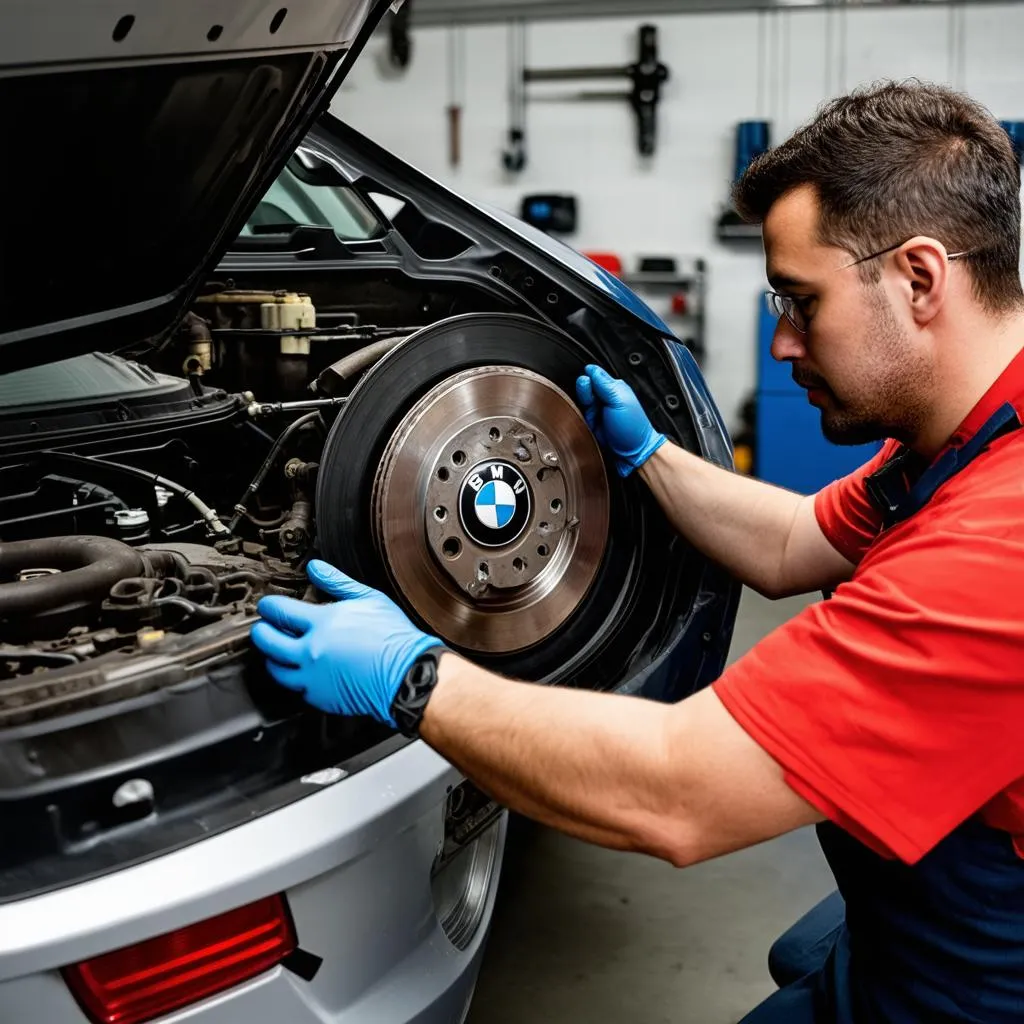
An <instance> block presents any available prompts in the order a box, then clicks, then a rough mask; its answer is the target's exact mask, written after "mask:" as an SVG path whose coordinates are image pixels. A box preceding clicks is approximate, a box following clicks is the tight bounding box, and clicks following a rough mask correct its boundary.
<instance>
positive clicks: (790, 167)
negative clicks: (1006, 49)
mask: <svg viewBox="0 0 1024 1024" xmlns="http://www.w3.org/2000/svg"><path fill="white" fill-rule="evenodd" d="M801 185H810V186H813V187H814V188H815V189H816V190H817V194H818V200H819V202H820V204H821V223H820V225H819V236H820V237H821V240H822V241H823V242H824V243H825V244H826V245H836V246H840V247H842V248H844V249H848V250H849V251H850V252H852V253H854V254H855V255H866V254H867V253H869V252H871V251H873V250H876V249H882V248H884V247H885V246H887V245H895V244H897V243H900V242H902V241H903V240H904V239H907V238H912V237H913V236H914V235H930V236H932V237H934V238H936V239H938V240H939V241H940V242H942V243H943V245H945V246H946V248H947V249H948V250H949V251H950V252H960V251H966V250H970V251H972V253H973V255H972V256H971V257H970V258H969V259H967V260H965V261H964V262H965V265H966V266H967V268H968V272H969V273H970V275H971V278H972V281H973V285H974V293H975V295H976V296H977V298H978V300H979V301H980V302H981V303H983V304H984V305H985V306H986V308H988V309H990V310H992V311H993V312H1003V311H1006V310H1008V309H1010V308H1012V307H1015V306H1018V305H1019V304H1020V302H1021V299H1022V297H1024V295H1022V291H1021V281H1020V270H1019V260H1020V165H1019V164H1018V161H1017V157H1016V155H1015V154H1014V151H1013V146H1012V145H1011V143H1010V138H1009V136H1008V135H1007V133H1006V132H1005V131H1004V130H1003V128H1002V127H1001V126H1000V125H999V123H998V122H997V121H996V120H995V119H994V118H993V117H992V115H991V114H990V113H989V112H988V111H987V110H986V109H985V108H984V107H983V106H981V104H979V103H976V102H975V101H974V100H972V99H970V98H968V97H967V96H964V95H963V94H962V93H958V92H954V91H953V90H952V89H947V88H944V87H942V86H938V85H928V84H924V83H921V82H916V81H910V82H901V83H896V82H885V83H881V84H877V85H873V86H870V87H866V88H862V89H858V90H856V91H854V92H853V93H851V94H850V95H849V96H841V97H840V98H839V99H834V100H831V101H830V102H828V103H826V104H824V106H822V107H821V108H820V109H819V111H818V113H817V115H816V116H815V118H814V120H813V121H811V122H810V123H809V124H807V125H805V126H804V127H802V128H800V129H799V130H798V131H797V132H796V133H795V134H794V135H793V136H791V137H790V138H789V139H787V140H786V141H785V142H784V143H782V145H781V146H778V147H777V148H776V149H773V150H770V151H769V152H767V153H765V154H764V155H763V156H761V157H759V158H758V159H757V160H755V161H754V162H753V163H752V164H751V165H750V167H749V168H748V169H747V171H746V173H745V174H744V175H743V176H742V177H741V178H740V180H739V181H738V182H737V183H736V187H735V189H734V191H733V201H734V203H735V206H736V209H737V210H738V211H739V213H740V215H741V216H743V217H744V218H745V219H746V220H749V221H751V222H753V223H759V222H761V221H763V220H764V219H765V217H766V216H767V214H768V211H769V209H770V208H771V206H772V204H773V203H774V202H775V201H776V200H777V199H779V198H781V197H782V196H783V195H785V194H786V193H787V192H790V191H791V190H792V189H794V188H798V187H799V186H801ZM862 271H863V272H864V274H865V276H866V277H867V279H868V280H876V281H877V280H878V276H879V274H880V273H881V271H880V268H879V266H878V264H877V263H875V262H874V261H871V262H869V263H865V264H864V265H863V267H862Z"/></svg>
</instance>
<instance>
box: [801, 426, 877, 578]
mask: <svg viewBox="0 0 1024 1024" xmlns="http://www.w3.org/2000/svg"><path fill="white" fill-rule="evenodd" d="M896 448H897V443H896V442H895V441H886V442H885V444H883V445H882V447H881V448H880V449H879V451H878V454H877V455H875V456H874V457H873V458H871V459H869V460H868V461H867V462H865V463H864V465H863V466H861V467H860V468H859V469H855V470H854V471H853V472H852V473H850V474H849V475H847V476H844V477H842V478H840V479H839V480H836V481H835V482H833V483H831V484H829V485H828V486H827V487H823V488H822V489H821V490H820V491H818V493H817V494H816V495H815V496H814V514H815V516H816V517H817V520H818V526H820V527H821V532H822V533H823V534H824V535H825V537H826V539H827V540H828V542H829V543H830V544H831V545H832V547H834V548H835V549H836V551H838V552H839V554H841V555H842V556H843V557H844V558H845V559H846V560H847V561H850V562H853V564H854V565H856V564H857V563H858V562H859V561H860V560H861V559H862V558H863V557H864V553H865V552H866V551H867V549H868V547H869V546H870V544H871V542H872V541H873V540H874V539H875V537H877V536H878V533H879V531H880V530H881V529H882V515H881V513H880V512H879V511H878V509H877V508H875V506H874V505H873V504H872V503H871V499H870V498H869V497H868V492H867V487H866V486H865V483H864V481H865V480H866V479H867V478H868V477H869V476H871V474H872V473H874V472H875V471H876V470H878V469H880V468H881V467H882V465H883V464H884V463H885V462H886V460H887V459H889V458H890V456H891V455H892V454H893V452H895V450H896Z"/></svg>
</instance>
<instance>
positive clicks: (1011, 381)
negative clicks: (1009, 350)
mask: <svg viewBox="0 0 1024 1024" xmlns="http://www.w3.org/2000/svg"><path fill="white" fill-rule="evenodd" d="M1007 402H1009V403H1010V405H1012V406H1013V407H1014V409H1016V411H1017V415H1018V416H1019V417H1020V419H1021V420H1022V421H1024V349H1021V350H1020V352H1018V353H1017V354H1016V355H1015V356H1014V357H1013V359H1012V360H1011V362H1010V365H1009V366H1007V367H1006V369H1005V370H1003V372H1002V373H1001V374H1000V375H999V376H998V377H997V378H996V380H995V382H994V383H993V384H992V386H991V387H990V388H989V389H988V391H986V392H985V394H983V395H982V396H981V398H980V399H979V401H978V404H977V405H976V406H975V407H974V408H973V409H972V410H971V411H970V412H969V413H968V414H967V415H966V416H965V417H964V420H963V422H962V423H961V424H960V426H959V427H957V428H956V430H954V431H953V434H952V435H951V436H950V439H949V441H947V442H946V444H945V445H943V451H945V449H946V448H959V447H961V446H962V445H964V444H966V442H967V441H968V440H970V438H972V437H973V436H974V435H975V434H976V433H977V432H978V431H979V430H980V429H981V428H982V427H983V426H984V425H985V424H986V423H987V422H988V420H989V418H990V417H991V416H992V415H993V414H994V413H995V411H996V410H997V409H999V408H1000V406H1003V405H1005V404H1006V403H1007Z"/></svg>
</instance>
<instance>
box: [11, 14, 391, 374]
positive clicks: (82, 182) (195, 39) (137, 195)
mask: <svg viewBox="0 0 1024 1024" xmlns="http://www.w3.org/2000/svg"><path fill="white" fill-rule="evenodd" d="M285 5H287V6H285ZM387 8H388V0H233V2H232V3H230V4H223V3H220V4H211V3H209V0H147V3H145V4H141V5H136V6H135V7H132V5H128V4H125V3H123V2H122V0H116V2H112V0H5V2H4V3H2V4H0V109H3V110H4V112H5V117H4V128H5V132H4V137H5V145H4V147H3V148H4V154H5V155H4V159H3V161H2V162H0V196H2V197H3V198H2V202H3V204H4V210H3V213H2V215H0V366H2V368H3V370H4V371H9V370H14V369H19V368H21V367H24V366H29V365H32V364H35V363H41V362H50V361H52V360H55V359H63V358H66V357H68V356H72V355H75V354H78V353H81V352H87V351H94V350H98V349H113V348H118V347H122V346H124V345H125V344H127V343H129V342H130V343H133V344H135V343H138V342H140V341H142V340H144V339H153V340H154V341H159V339H160V338H161V337H163V336H164V335H166V333H167V332H168V331H169V330H171V329H172V328H173V326H174V324H175V323H176V322H177V321H178V319H179V318H180V317H181V315H182V314H183V312H184V310H185V308H186V306H187V305H188V303H189V301H190V300H191V298H192V296H193V294H194V291H195V289H196V288H197V287H198V286H199V284H200V283H201V282H202V280H203V277H204V273H205V272H206V271H207V270H208V269H209V268H210V267H211V266H212V265H213V264H214V263H215V262H216V260H217V258H218V257H219V255H220V254H221V252H222V249H223V247H224V245H225V244H226V241H227V240H229V239H231V238H233V237H234V235H235V234H237V232H238V230H239V228H240V227H241V224H242V223H243V222H244V219H245V217H246V215H247V214H248V213H249V211H250V209H251V208H252V206H253V205H255V203H256V202H257V201H258V200H259V197H260V196H261V195H262V193H263V191H264V190H265V189H266V188H267V187H268V186H269V184H270V182H271V181H272V180H273V179H274V177H275V175H276V174H277V173H278V172H279V171H280V169H281V167H282V165H283V164H284V162H285V161H286V160H287V158H288V157H289V156H290V154H291V153H292V151H293V150H294V149H295V147H296V146H297V145H298V143H299V142H300V141H301V139H302V137H303V135H304V133H305V132H306V130H307V129H308V128H309V127H310V125H311V124H312V122H313V120H314V118H315V117H316V115H317V114H318V113H319V112H320V111H321V110H323V109H325V108H326V105H327V104H328V103H329V101H330V98H331V95H332V94H333V93H334V91H335V89H336V88H337V87H338V85H339V84H340V82H341V80H342V79H343V78H344V76H345V74H346V73H347V71H348V68H349V67H350V65H351V63H352V61H353V60H354V59H355V56H356V55H357V54H358V52H359V50H360V49H361V48H362V46H363V44H364V43H365V41H366V39H367V38H368V36H369V34H370V33H371V32H372V31H373V29H374V27H375V26H376V24H377V22H378V21H379V20H380V18H381V17H382V16H383V14H384V12H385V11H386V10H387Z"/></svg>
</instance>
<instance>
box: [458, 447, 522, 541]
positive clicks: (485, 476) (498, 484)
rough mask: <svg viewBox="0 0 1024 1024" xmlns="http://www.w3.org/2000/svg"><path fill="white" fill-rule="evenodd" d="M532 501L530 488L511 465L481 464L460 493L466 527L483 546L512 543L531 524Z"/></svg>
mask: <svg viewBox="0 0 1024 1024" xmlns="http://www.w3.org/2000/svg"><path fill="white" fill-rule="evenodd" d="M531 501H532V495H531V494H530V485H529V484H528V483H527V482H526V478H525V477H524V476H523V474H522V473H520V472H519V470H518V469H517V468H516V467H515V466H513V465H512V463H511V462H505V461H504V460H503V459H490V460H488V461H487V462H480V463H477V465H475V466H474V467H473V468H472V469H471V470H470V471H469V472H468V473H467V474H466V478H465V480H463V482H462V489H461V491H460V493H459V518H460V520H461V522H462V528H463V530H465V531H466V534H467V535H468V536H469V537H470V539H472V540H473V541H475V542H476V543H477V544H479V545H480V546H481V547H485V548H497V547H503V546H504V545H506V544H511V543H512V542H513V541H514V540H516V539H517V538H518V537H519V535H520V534H521V533H522V532H523V530H524V529H526V524H527V523H528V522H529V521H530V506H531Z"/></svg>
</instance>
